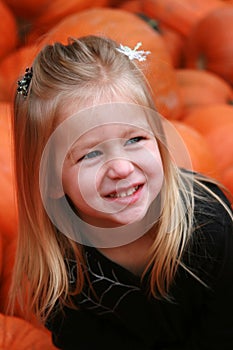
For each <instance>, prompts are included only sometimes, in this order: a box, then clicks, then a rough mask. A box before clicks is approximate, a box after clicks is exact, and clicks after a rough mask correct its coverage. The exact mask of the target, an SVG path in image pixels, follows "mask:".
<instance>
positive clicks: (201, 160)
mask: <svg viewBox="0 0 233 350" xmlns="http://www.w3.org/2000/svg"><path fill="white" fill-rule="evenodd" d="M171 125H172V126H173V127H174V128H175V130H176V132H177V133H178V135H179V137H180V138H181V140H182V141H183V143H184V147H185V148H186V152H188V155H189V157H190V161H191V162H190V164H188V162H187V156H186V155H185V154H182V152H184V151H185V148H183V150H181V149H180V147H174V146H173V142H174V140H173V138H174V137H176V135H175V136H174V133H171V130H169V129H166V128H165V131H166V134H167V140H168V149H169V150H170V152H171V155H172V157H173V158H174V159H175V161H176V164H177V165H178V166H180V167H184V168H189V169H190V170H194V171H197V172H200V173H203V174H205V175H207V176H211V177H213V178H216V179H219V172H218V166H217V164H216V161H215V158H214V156H213V154H212V152H211V148H210V147H209V145H208V143H207V142H206V140H205V138H204V136H203V135H201V133H199V132H198V131H197V130H195V129H194V128H192V127H191V126H189V125H186V124H185V123H183V122H181V121H171ZM167 131H168V132H167Z"/></svg>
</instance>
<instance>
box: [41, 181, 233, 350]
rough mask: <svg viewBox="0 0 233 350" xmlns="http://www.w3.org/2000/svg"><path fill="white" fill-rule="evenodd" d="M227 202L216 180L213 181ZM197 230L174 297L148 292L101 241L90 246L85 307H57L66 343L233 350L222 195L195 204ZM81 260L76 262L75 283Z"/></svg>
mask: <svg viewBox="0 0 233 350" xmlns="http://www.w3.org/2000/svg"><path fill="white" fill-rule="evenodd" d="M209 186H210V188H211V189H212V190H214V192H215V193H217V194H218V195H220V196H221V198H223V199H224V201H226V199H225V197H224V195H223V193H222V192H221V191H220V190H219V188H217V186H215V185H212V184H211V185H209ZM195 224H196V227H197V228H196V229H195V230H194V232H193V235H192V238H191V239H190V242H189V244H188V246H187V249H186V250H185V253H184V255H183V262H184V263H185V264H186V266H188V267H189V268H190V270H191V271H192V272H193V273H194V274H195V275H197V276H198V277H199V278H200V280H201V281H202V282H204V284H206V285H204V284H203V283H201V282H200V281H198V280H197V279H196V278H194V277H193V276H192V275H191V274H190V273H188V272H187V271H186V270H185V269H184V268H183V267H181V266H180V267H179V268H178V271H177V274H176V277H175V280H174V283H173V284H172V286H171V289H170V296H171V301H167V300H164V299H162V300H159V299H155V298H152V297H150V296H149V295H148V275H146V276H145V278H144V280H143V281H142V282H141V281H140V278H139V277H137V276H135V275H134V274H133V273H131V272H130V271H128V270H127V269H125V268H123V267H122V266H119V265H118V264H116V263H114V262H112V261H111V260H109V259H108V258H107V257H105V256H104V255H102V254H101V253H100V252H99V251H98V250H96V249H95V248H93V247H86V249H85V256H86V262H87V267H88V273H89V277H90V280H91V282H92V286H93V288H94V291H95V293H96V295H97V297H96V296H95V295H94V294H93V291H92V290H91V288H90V287H89V286H88V284H87V285H86V286H85V288H84V290H83V292H82V294H81V295H79V296H77V297H74V301H75V303H76V304H77V305H78V307H79V309H78V310H73V309H69V308H67V307H65V308H64V310H63V312H64V313H62V312H61V311H59V309H56V310H54V312H53V314H52V315H51V317H50V319H49V321H48V324H47V327H48V328H49V329H50V330H51V331H52V333H53V341H54V344H55V345H56V346H57V347H59V348H61V349H63V350H76V349H77V350H79V349H80V350H92V349H102V350H107V349H109V350H204V349H205V350H208V349H210V350H220V349H221V350H232V349H233V225H232V220H231V219H230V216H229V214H228V213H227V212H226V210H225V209H224V208H223V206H222V205H221V204H219V203H218V202H217V201H216V200H214V199H212V201H211V202H206V201H204V200H201V199H197V200H196V203H195ZM74 271H75V261H72V260H70V261H69V277H70V283H71V285H72V283H75V279H76V277H75V273H74Z"/></svg>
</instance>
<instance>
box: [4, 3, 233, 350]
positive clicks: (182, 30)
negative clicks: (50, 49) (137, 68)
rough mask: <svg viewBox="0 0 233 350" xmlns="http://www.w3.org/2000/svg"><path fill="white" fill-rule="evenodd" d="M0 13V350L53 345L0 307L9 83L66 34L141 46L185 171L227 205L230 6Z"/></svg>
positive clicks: (57, 7) (232, 119)
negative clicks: (203, 179) (222, 189)
mask: <svg viewBox="0 0 233 350" xmlns="http://www.w3.org/2000/svg"><path fill="white" fill-rule="evenodd" d="M0 15H1V22H0V32H1V36H0V132H1V137H0V177H1V182H0V193H1V196H0V348H1V349H11V350H14V349H19V344H20V349H22V350H23V349H32V348H33V349H45V350H46V349H54V347H53V345H52V343H51V339H50V334H49V333H48V332H47V331H45V330H44V329H43V328H40V327H39V326H38V325H37V324H36V322H32V323H31V324H30V323H28V322H27V321H25V320H23V315H21V314H20V311H18V312H16V314H15V316H14V317H13V316H7V315H6V309H5V307H6V305H7V297H8V291H9V285H10V281H11V272H12V266H13V262H14V253H15V246H16V239H17V213H16V208H15V196H14V180H13V171H12V146H11V124H10V118H11V110H12V100H13V96H14V93H15V89H16V82H17V79H18V77H19V76H22V75H23V74H24V71H25V68H26V67H27V66H30V65H31V63H32V60H33V58H34V57H35V55H36V53H37V52H38V50H39V49H40V48H41V47H42V46H43V45H45V44H47V43H51V42H54V41H61V42H64V43H66V42H67V37H72V36H73V37H80V36H83V35H87V34H97V35H106V36H110V37H112V38H113V39H115V40H117V41H118V42H120V43H122V44H124V45H127V46H130V47H134V46H135V45H136V43H138V42H140V41H141V42H142V43H143V47H142V48H143V49H145V50H150V51H151V55H149V56H148V60H147V65H146V69H145V74H146V76H147V78H148V80H149V83H150V84H151V87H152V90H153V94H154V101H155V104H156V106H157V109H158V111H159V112H160V113H161V114H162V115H163V116H164V117H165V119H166V120H167V121H169V124H170V125H171V126H172V127H174V128H175V130H176V131H177V132H178V133H179V134H178V135H179V137H181V139H182V140H183V142H184V144H185V145H186V147H187V149H188V152H189V155H190V158H191V167H192V169H194V170H196V171H199V172H202V173H203V174H206V175H210V176H212V177H214V178H216V179H217V180H219V181H220V182H221V183H222V184H224V185H225V186H226V188H227V189H228V191H229V194H227V195H229V198H230V200H231V201H232V199H231V197H230V193H231V194H232V195H233V181H232V180H233V137H232V135H233V106H232V101H233V93H232V92H233V90H232V85H233V1H232V0H225V1H224V0H183V1H181V0H128V1H123V0H95V1H92V0H69V1H64V0H53V1H50V0H34V1H31V0H20V1H15V0H0ZM168 134H169V133H168ZM174 153H175V150H174ZM174 156H176V155H175V154H174ZM179 161H180V164H179V165H180V166H183V165H184V164H182V160H178V162H179ZM232 203H233V201H232Z"/></svg>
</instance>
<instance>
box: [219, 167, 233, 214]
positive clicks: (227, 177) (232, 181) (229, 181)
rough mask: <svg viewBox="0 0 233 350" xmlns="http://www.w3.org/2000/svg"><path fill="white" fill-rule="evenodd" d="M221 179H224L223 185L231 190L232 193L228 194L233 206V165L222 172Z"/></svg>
mask: <svg viewBox="0 0 233 350" xmlns="http://www.w3.org/2000/svg"><path fill="white" fill-rule="evenodd" d="M221 179H222V183H223V185H224V186H225V187H226V188H227V190H228V191H229V192H230V194H228V198H229V200H230V202H231V204H232V207H233V166H231V167H229V168H227V169H225V170H224V171H223V172H222V175H221Z"/></svg>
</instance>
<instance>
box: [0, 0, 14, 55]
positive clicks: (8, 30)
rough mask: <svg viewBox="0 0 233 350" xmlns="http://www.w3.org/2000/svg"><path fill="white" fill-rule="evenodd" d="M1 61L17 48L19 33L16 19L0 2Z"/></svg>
mask: <svg viewBox="0 0 233 350" xmlns="http://www.w3.org/2000/svg"><path fill="white" fill-rule="evenodd" d="M0 16H1V21H0V33H1V35H0V60H1V59H2V58H3V57H5V56H6V55H7V54H8V53H9V52H11V51H12V50H13V49H14V48H16V46H17V44H18V32H17V23H16V18H15V17H14V15H13V13H12V12H11V11H10V9H9V8H8V7H7V6H6V5H5V4H4V3H3V1H1V0H0Z"/></svg>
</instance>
